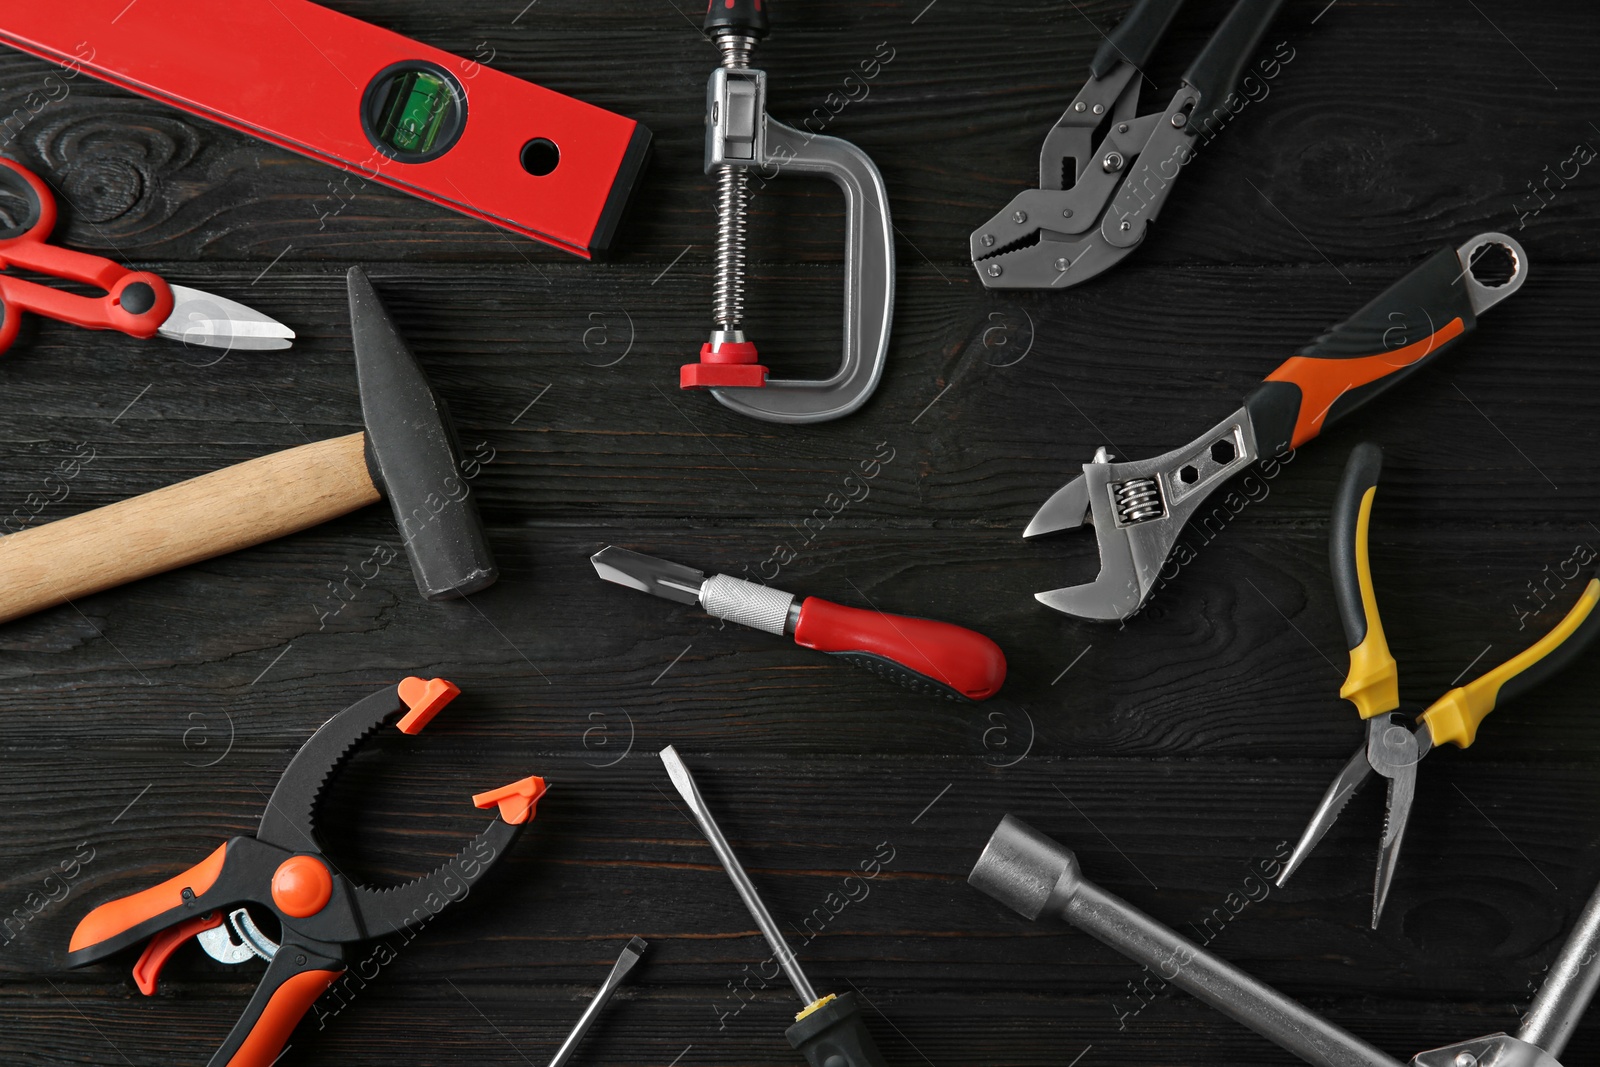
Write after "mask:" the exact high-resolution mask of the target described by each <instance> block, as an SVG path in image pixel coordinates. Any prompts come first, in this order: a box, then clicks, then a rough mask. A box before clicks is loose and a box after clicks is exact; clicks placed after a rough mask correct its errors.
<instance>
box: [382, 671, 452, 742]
mask: <svg viewBox="0 0 1600 1067" xmlns="http://www.w3.org/2000/svg"><path fill="white" fill-rule="evenodd" d="M460 695H461V690H460V688H459V687H457V686H456V684H455V683H454V682H447V681H445V680H444V679H443V678H430V679H428V680H426V681H424V680H423V679H421V678H415V677H413V678H405V679H402V680H401V682H400V699H401V700H403V701H405V704H406V707H408V708H410V709H411V710H410V711H408V712H406V714H405V716H404V717H403V718H402V719H401V720H400V721H399V722H397V723H395V724H394V725H395V728H396V729H397V730H399V731H400V732H401V733H403V734H420V733H421V732H422V728H423V727H424V726H426V725H428V724H429V723H430V722H432V721H433V717H434V716H435V715H437V714H439V712H440V711H442V710H443V709H444V706H445V705H446V704H448V703H450V702H451V701H452V700H454V699H455V698H456V697H458V696H460Z"/></svg>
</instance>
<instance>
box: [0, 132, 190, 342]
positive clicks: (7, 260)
mask: <svg viewBox="0 0 1600 1067" xmlns="http://www.w3.org/2000/svg"><path fill="white" fill-rule="evenodd" d="M0 186H3V187H4V188H5V189H6V190H7V191H8V192H10V193H12V194H14V195H15V196H17V197H19V198H21V199H23V200H25V201H26V202H27V204H28V208H29V211H28V217H27V218H26V219H24V220H23V221H22V222H21V223H19V224H18V225H16V226H13V227H12V228H10V229H9V230H0V270H10V269H19V270H27V271H33V272H34V273H36V274H44V275H48V276H49V277H52V278H63V279H66V280H69V281H76V282H83V283H85V284H86V285H93V286H97V287H98V288H101V289H104V290H105V292H106V295H105V296H99V297H94V296H78V295H77V294H76V293H67V292H62V291H61V290H59V289H52V288H50V287H49V286H46V285H40V284H39V283H38V282H32V281H28V280H26V279H24V278H17V277H14V276H11V275H6V274H0V352H4V351H5V350H6V349H8V348H10V347H11V343H12V342H13V341H15V340H16V338H17V330H18V329H19V328H21V326H22V313H23V312H25V311H31V312H33V313H34V314H35V315H43V316H45V317H46V318H51V319H56V320H58V321H60V322H70V323H72V324H73V325H74V326H82V327H84V328H86V329H90V330H119V331H121V332H122V333H125V334H128V335H129V336H130V337H141V338H143V337H151V336H153V335H154V334H155V332H156V330H158V329H160V327H161V324H162V323H163V322H166V321H167V317H168V316H170V315H171V314H172V305H173V297H172V287H171V286H169V285H167V283H166V282H165V281H163V280H162V279H161V278H160V277H159V276H157V275H154V274H151V273H149V272H148V271H134V270H129V269H128V268H126V267H124V266H122V265H121V264H119V263H117V262H115V261H113V260H109V259H106V258H105V257H104V256H95V255H90V254H88V253H86V252H74V251H73V250H72V249H70V248H62V247H61V246H60V245H53V244H50V243H49V237H50V231H51V230H52V229H54V228H55V224H56V200H55V197H54V196H52V195H51V193H50V188H49V186H47V185H45V183H44V182H43V181H42V180H40V178H39V176H38V175H36V174H34V173H33V172H32V171H30V170H28V169H27V168H26V167H24V166H22V165H21V164H19V163H16V162H14V161H12V160H9V159H0Z"/></svg>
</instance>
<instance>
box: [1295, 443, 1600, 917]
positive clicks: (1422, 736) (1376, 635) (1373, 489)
mask: <svg viewBox="0 0 1600 1067" xmlns="http://www.w3.org/2000/svg"><path fill="white" fill-rule="evenodd" d="M1382 470H1383V451H1382V449H1380V448H1379V447H1378V446H1377V445H1374V444H1361V445H1357V446H1356V448H1355V449H1354V451H1352V452H1351V453H1350V459H1349V462H1348V463H1347V464H1346V466H1345V471H1344V477H1343V479H1341V481H1340V483H1339V492H1338V495H1337V496H1336V497H1335V499H1334V505H1333V522H1332V531H1331V535H1330V541H1329V547H1328V555H1329V562H1330V564H1331V567H1332V570H1333V589H1334V595H1335V598H1336V599H1337V601H1338V604H1339V618H1340V620H1341V621H1342V622H1343V623H1344V632H1345V637H1346V639H1347V640H1348V641H1349V643H1350V672H1349V674H1348V676H1347V677H1346V678H1345V682H1344V685H1343V686H1342V687H1341V688H1340V689H1339V695H1340V696H1341V697H1344V698H1345V699H1346V700H1348V701H1350V703H1352V704H1354V705H1355V706H1356V710H1357V711H1359V712H1360V713H1361V717H1362V718H1363V719H1365V720H1366V723H1367V736H1366V740H1365V741H1364V742H1363V743H1362V745H1361V747H1360V748H1359V749H1357V750H1356V753H1355V755H1353V756H1351V757H1350V761H1349V762H1348V763H1346V764H1345V766H1344V769H1343V770H1342V771H1340V772H1339V774H1338V776H1337V777H1336V778H1334V780H1333V783H1332V784H1331V785H1329V786H1328V790H1327V792H1326V793H1325V794H1323V797H1322V803H1321V804H1319V805H1318V806H1317V810H1316V812H1315V813H1314V814H1313V815H1312V816H1311V822H1310V823H1309V824H1307V826H1306V829H1305V832H1304V833H1303V834H1301V835H1300V841H1299V842H1298V843H1297V844H1296V845H1295V848H1294V853H1293V854H1292V855H1291V856H1290V857H1289V862H1288V863H1287V864H1285V865H1284V868H1283V873H1281V874H1280V875H1279V876H1278V885H1280V886H1281V885H1283V884H1284V883H1285V882H1287V881H1288V880H1289V876H1290V875H1291V874H1293V873H1294V872H1295V869H1296V868H1298V867H1299V866H1300V864H1301V863H1302V862H1304V860H1305V858H1306V856H1308V855H1309V854H1310V853H1311V850H1312V849H1314V848H1316V846H1317V842H1319V841H1321V840H1322V838H1323V837H1324V836H1325V835H1326V834H1327V832H1328V830H1329V829H1330V828H1331V827H1332V826H1333V824H1334V821H1335V820H1336V819H1338V817H1339V813H1340V812H1341V811H1343V810H1344V806H1345V804H1346V803H1348V802H1349V800H1350V798H1351V797H1353V796H1354V795H1355V794H1356V791H1357V790H1359V789H1360V788H1361V787H1362V786H1363V785H1365V784H1366V782H1367V781H1368V780H1369V779H1370V778H1372V777H1374V776H1376V777H1380V778H1383V779H1385V780H1387V782H1388V783H1389V796H1388V802H1387V804H1388V806H1387V810H1386V813H1385V818H1384V822H1383V837H1382V841H1381V844H1380V845H1379V848H1378V870H1377V874H1376V876H1375V878H1374V881H1373V892H1372V928H1373V929H1374V930H1376V929H1377V928H1378V920H1379V919H1380V918H1381V917H1382V915H1383V905H1384V903H1385V901H1387V900H1388V898H1389V886H1390V885H1391V884H1392V883H1393V881H1394V872H1395V866H1396V864H1397V863H1398V861H1399V859H1400V846H1401V843H1402V842H1403V841H1404V839H1405V833H1406V822H1407V820H1408V819H1409V818H1410V817H1411V804H1412V801H1413V800H1414V799H1415V797H1416V792H1417V764H1419V763H1421V762H1422V759H1423V757H1425V756H1426V755H1428V753H1430V752H1432V751H1433V750H1434V749H1435V748H1437V747H1439V746H1440V745H1442V744H1446V743H1449V744H1453V745H1457V746H1459V747H1461V748H1467V747H1468V746H1470V745H1471V744H1472V742H1473V741H1474V740H1476V739H1477V735H1478V724H1479V723H1481V722H1482V721H1483V720H1484V717H1485V716H1487V715H1488V714H1489V713H1490V712H1491V711H1493V710H1494V709H1495V708H1496V707H1498V706H1500V705H1501V704H1503V703H1505V702H1506V701H1509V700H1515V699H1516V698H1517V697H1519V696H1522V695H1523V694H1524V693H1526V692H1528V691H1529V690H1530V689H1532V688H1534V687H1535V686H1537V685H1538V684H1539V683H1541V682H1543V681H1545V680H1546V679H1549V678H1551V677H1554V676H1555V675H1556V674H1558V673H1560V672H1561V671H1562V670H1563V669H1565V668H1566V667H1567V666H1568V665H1569V664H1571V663H1572V662H1573V661H1574V660H1576V659H1577V658H1578V657H1579V656H1580V655H1582V654H1583V652H1584V651H1585V650H1586V649H1587V648H1588V647H1589V645H1590V644H1592V643H1593V641H1594V639H1595V637H1596V636H1597V635H1600V611H1596V610H1595V604H1596V603H1597V602H1600V577H1596V578H1591V579H1589V581H1588V583H1587V584H1586V585H1585V586H1584V589H1583V592H1582V593H1580V594H1579V595H1578V602H1577V603H1576V604H1574V605H1573V606H1572V609H1571V610H1570V611H1568V612H1567V615H1566V617H1565V618H1563V619H1562V620H1561V621H1560V622H1559V623H1557V624H1556V625H1555V627H1554V628H1553V629H1552V630H1551V631H1550V632H1549V633H1547V634H1545V635H1544V637H1542V638H1540V639H1539V640H1538V641H1536V642H1534V643H1533V644H1532V645H1530V646H1529V647H1528V648H1526V649H1524V650H1523V651H1522V652H1520V653H1518V654H1517V655H1515V656H1513V657H1512V658H1510V659H1508V660H1506V661H1505V662H1504V663H1502V664H1500V665H1499V666H1498V667H1495V668H1494V669H1493V670H1491V671H1487V672H1485V673H1484V674H1482V675H1480V676H1479V677H1478V678H1476V679H1475V680H1473V681H1470V682H1468V683H1466V684H1465V685H1460V686H1456V687H1455V688H1453V689H1451V690H1450V691H1449V692H1448V693H1446V694H1445V695H1444V696H1442V697H1440V698H1439V699H1438V700H1435V701H1434V702H1433V703H1432V704H1430V705H1429V706H1428V708H1427V710H1425V711H1424V712H1422V714H1421V715H1420V716H1418V725H1416V726H1415V727H1413V726H1412V725H1411V724H1410V723H1408V722H1406V721H1404V719H1402V718H1398V717H1397V716H1395V715H1394V714H1393V713H1394V711H1395V709H1397V708H1399V707H1400V687H1399V668H1398V667H1397V666H1396V664H1395V661H1394V656H1392V655H1391V654H1390V653H1389V643H1388V640H1387V638H1385V637H1384V633H1383V620H1382V619H1380V618H1379V616H1378V601H1377V594H1376V592H1375V591H1374V590H1373V584H1372V568H1371V565H1370V563H1369V560H1368V555H1367V531H1368V528H1369V526H1370V524H1371V521H1372V504H1373V501H1374V499H1375V498H1376V496H1377V491H1378V475H1379V473H1380V472H1381V471H1382Z"/></svg>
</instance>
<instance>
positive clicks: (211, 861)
mask: <svg viewBox="0 0 1600 1067" xmlns="http://www.w3.org/2000/svg"><path fill="white" fill-rule="evenodd" d="M227 856H228V845H226V844H224V845H219V846H218V847H217V850H216V851H215V852H213V853H211V855H209V856H207V857H206V858H205V859H203V860H201V861H200V862H199V863H197V864H195V865H194V866H193V867H190V868H189V869H188V870H187V871H184V872H183V873H182V874H177V875H174V876H172V877H171V878H168V879H167V880H166V881H165V882H162V883H161V884H160V885H155V886H151V887H150V888H149V889H145V890H141V891H140V892H137V893H129V894H127V895H126V896H121V897H118V898H117V899H115V900H108V901H106V902H105V903H104V904H101V905H100V906H99V907H97V908H95V909H94V910H93V911H91V912H89V914H87V915H85V916H84V917H83V918H82V919H81V920H79V922H78V925H77V928H76V929H74V930H73V931H72V941H71V942H70V943H69V944H68V946H67V966H68V967H81V966H83V965H84V964H86V963H94V962H96V961H98V960H102V959H104V958H105V957H107V956H110V955H112V954H113V953H116V952H120V951H121V950H122V949H125V948H127V947H128V946H130V945H133V944H135V943H137V942H139V941H143V940H144V939H145V938H147V937H151V936H153V935H155V934H157V933H159V932H160V931H162V930H164V929H166V928H167V927H169V926H173V925H175V924H177V923H180V922H183V921H185V920H187V919H191V918H193V917H195V916H197V915H205V914H207V913H209V912H211V911H213V910H215V909H216V908H217V907H220V906H221V905H223V904H227V903H231V900H230V899H217V900H211V899H208V897H207V894H209V893H210V892H211V891H212V889H213V888H214V887H216V885H217V882H218V881H219V880H221V879H222V875H223V871H224V868H225V866H226V862H227ZM229 892H231V887H230V886H227V885H224V889H223V892H222V893H221V894H220V896H222V897H226V896H227V893H229Z"/></svg>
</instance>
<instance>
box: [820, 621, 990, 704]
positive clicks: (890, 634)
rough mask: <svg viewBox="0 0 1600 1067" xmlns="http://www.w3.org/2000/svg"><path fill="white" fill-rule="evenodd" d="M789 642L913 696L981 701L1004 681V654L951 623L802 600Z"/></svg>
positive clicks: (978, 637)
mask: <svg viewBox="0 0 1600 1067" xmlns="http://www.w3.org/2000/svg"><path fill="white" fill-rule="evenodd" d="M794 642H795V644H797V645H801V646H803V647H805V648H812V649H816V650H817V651H818V652H827V653H830V654H832V655H835V656H839V657H840V658H842V659H844V660H846V661H847V662H849V663H851V664H854V665H855V666H858V667H865V668H866V669H867V670H869V671H871V672H873V673H874V674H877V675H880V676H882V677H884V678H887V679H889V680H890V681H893V682H898V683H899V684H900V685H903V686H905V687H906V688H908V689H912V690H915V691H917V692H935V693H940V694H942V695H944V696H947V697H950V698H952V699H957V700H987V699H988V698H989V697H992V696H994V695H995V694H996V693H998V692H999V691H1000V686H1001V684H1003V683H1004V682H1005V680H1006V655H1005V653H1004V652H1002V651H1001V650H1000V646H999V645H997V644H995V643H994V642H993V641H991V640H989V638H987V637H985V636H983V635H982V634H980V633H977V632H976V631H973V630H968V629H967V628H966V627H964V626H957V625H955V624H954V623H948V622H938V621H936V620H934V619H919V618H915V617H913V616H910V615H888V614H885V613H884V612H881V611H864V610H862V609H861V608H847V607H845V606H844V605H842V604H835V603H833V602H832V601H828V600H823V599H822V598H821V597H814V596H813V597H807V598H806V599H805V601H804V602H803V603H802V604H801V605H800V618H799V620H798V621H797V622H796V623H795V626H794Z"/></svg>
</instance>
